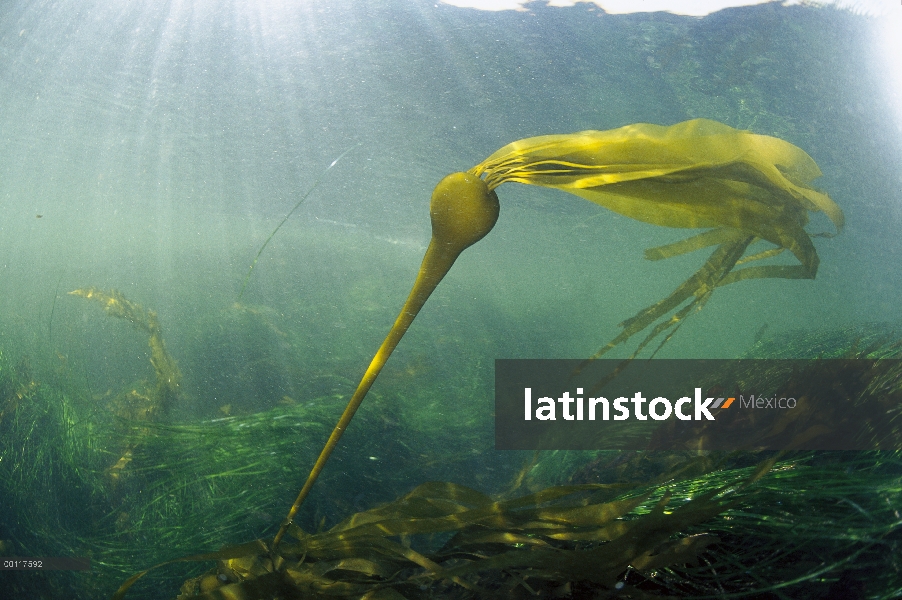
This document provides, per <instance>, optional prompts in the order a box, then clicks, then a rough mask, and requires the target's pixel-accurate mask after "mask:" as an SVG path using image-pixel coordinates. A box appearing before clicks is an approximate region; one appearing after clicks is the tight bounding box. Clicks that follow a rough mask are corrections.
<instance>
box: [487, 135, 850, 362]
mask: <svg viewBox="0 0 902 600" xmlns="http://www.w3.org/2000/svg"><path fill="white" fill-rule="evenodd" d="M469 172H470V173H471V174H474V175H477V176H480V177H482V176H484V178H485V182H486V184H487V185H488V187H489V189H494V188H496V187H498V186H499V185H501V184H502V183H505V182H508V181H513V182H517V183H524V184H530V185H540V186H544V187H552V188H557V189H560V190H564V191H566V192H569V193H571V194H575V195H577V196H580V197H582V198H585V199H587V200H590V201H592V202H595V203H596V204H599V205H601V206H604V207H605V208H608V209H610V210H612V211H614V212H617V213H619V214H622V215H624V216H627V217H630V218H633V219H637V220H639V221H644V222H646V223H651V224H654V225H661V226H666V227H679V228H710V230H709V231H707V232H705V233H702V234H700V235H697V236H694V237H692V238H689V239H687V240H683V241H681V242H677V243H674V244H669V245H667V246H662V247H659V248H652V249H649V250H647V251H646V258H649V259H651V260H659V259H662V258H669V257H671V256H676V255H679V254H685V253H687V252H691V251H693V250H698V249H701V248H705V247H708V246H718V249H717V250H715V252H714V253H713V254H712V255H711V257H710V258H709V259H708V261H707V262H706V263H705V265H704V266H703V267H702V268H701V269H700V270H699V271H698V272H696V273H695V274H694V275H693V276H692V277H690V278H689V279H687V280H686V282H685V283H683V284H682V285H681V286H680V287H678V288H677V289H676V290H675V291H674V292H673V293H672V294H671V295H670V296H668V297H667V298H665V299H664V300H662V301H660V302H658V303H656V304H654V305H652V306H649V307H648V308H646V309H644V310H643V311H640V312H639V313H638V314H637V315H635V316H634V317H632V318H631V319H628V320H627V321H625V322H624V323H622V324H621V326H622V327H624V331H623V332H622V333H621V334H620V335H619V336H617V337H616V338H615V339H614V340H613V341H612V342H611V343H610V344H608V345H606V346H604V347H603V348H602V349H601V350H600V351H599V352H598V353H597V354H596V357H597V356H601V355H602V354H604V353H605V352H607V351H608V350H610V349H611V348H613V347H614V346H616V345H617V344H619V343H621V342H624V341H626V340H627V339H628V338H629V337H630V336H632V335H634V334H635V333H638V332H639V331H641V330H643V329H645V328H646V327H649V326H650V325H652V324H653V323H654V322H655V321H657V320H659V319H661V318H664V317H666V315H667V314H668V313H669V312H670V311H673V310H676V309H677V308H678V307H679V306H680V304H682V302H684V301H685V300H687V299H689V298H692V300H691V301H690V303H689V304H688V305H687V306H685V307H684V308H683V309H682V310H679V311H678V312H676V313H675V314H673V315H672V316H671V317H670V318H669V319H667V320H665V321H663V322H661V323H659V324H658V326H657V327H656V328H655V329H654V330H653V331H652V333H651V334H649V336H648V337H647V338H646V339H645V340H644V341H643V342H642V343H641V344H640V347H639V350H641V349H642V348H643V347H644V346H645V345H646V344H647V343H648V342H649V341H651V339H653V338H654V337H655V336H657V335H658V334H660V333H662V332H663V331H665V330H667V329H675V328H676V327H677V326H679V324H680V323H681V322H682V320H683V318H685V317H686V316H687V315H688V314H691V313H692V312H695V311H697V310H699V309H701V307H702V306H703V305H704V303H705V302H706V301H707V300H708V298H709V297H710V295H711V292H712V291H713V290H714V289H715V288H716V287H719V286H722V285H727V284H729V283H734V282H736V281H741V280H744V279H755V278H771V277H778V278H788V279H805V278H808V279H812V278H814V276H815V275H816V274H817V268H818V262H819V260H818V256H817V251H816V250H815V248H814V244H812V243H811V236H810V234H808V233H807V232H806V231H805V229H804V227H805V225H806V224H807V223H808V213H809V212H823V213H824V214H826V216H827V217H828V218H829V219H830V220H831V221H832V223H833V225H834V226H835V227H836V230H837V231H839V230H840V229H841V228H842V226H843V213H842V211H841V210H840V208H839V207H838V206H837V205H836V203H834V202H833V200H831V199H830V197H829V196H827V195H826V194H824V193H822V192H819V191H817V190H815V189H814V188H812V187H811V185H810V184H811V182H812V180H814V179H815V178H817V177H819V176H820V175H821V171H820V169H819V168H818V167H817V164H815V162H814V161H813V160H812V159H811V157H810V156H808V154H806V153H805V152H804V151H803V150H801V149H800V148H798V147H796V146H793V145H792V144H790V143H789V142H786V141H783V140H780V139H777V138H773V137H769V136H765V135H757V134H754V133H750V132H748V131H740V130H736V129H733V128H732V127H728V126H727V125H723V124H721V123H717V122H715V121H709V120H706V119H695V120H692V121H686V122H684V123H678V124H677V125H673V126H671V127H663V126H659V125H649V124H645V123H639V124H635V125H628V126H626V127H621V128H619V129H614V130H610V131H583V132H580V133H574V134H570V135H546V136H539V137H534V138H527V139H524V140H519V141H516V142H513V143H511V144H508V145H507V146H505V147H503V148H501V149H500V150H498V151H497V152H495V153H494V154H492V155H491V156H490V157H489V158H487V159H486V160H485V161H483V162H482V163H480V164H479V165H477V166H475V167H474V168H473V169H471V170H470V171H469ZM756 240H766V241H768V242H770V243H772V244H774V245H775V246H776V248H774V249H770V250H765V251H763V252H759V253H757V254H755V255H753V256H749V257H746V258H743V254H744V253H745V250H746V248H747V247H748V246H749V245H750V244H752V243H753V242H755V241H756ZM784 250H789V251H790V252H792V254H794V255H795V257H796V258H797V259H798V261H799V263H800V264H799V265H797V266H782V265H779V266H778V265H764V266H754V267H746V268H743V269H740V270H736V271H734V270H733V269H734V267H735V266H736V265H738V264H743V263H746V262H752V261H756V260H761V259H764V258H769V257H771V256H774V255H776V254H779V253H780V252H782V251H784ZM672 333H673V332H671V333H670V335H672ZM667 339H669V336H668V337H667V338H665V340H664V341H665V342H666V341H667ZM639 350H637V351H636V352H637V353H638V351H639ZM634 356H635V354H634Z"/></svg>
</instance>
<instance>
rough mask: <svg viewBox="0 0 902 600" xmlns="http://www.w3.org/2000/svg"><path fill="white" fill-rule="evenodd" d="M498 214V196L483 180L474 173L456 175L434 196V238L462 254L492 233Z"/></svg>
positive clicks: (445, 182) (431, 211) (441, 184)
mask: <svg viewBox="0 0 902 600" xmlns="http://www.w3.org/2000/svg"><path fill="white" fill-rule="evenodd" d="M498 210H499V207H498V196H497V195H496V194H495V192H494V191H489V188H488V186H487V185H486V184H485V182H484V181H483V180H482V179H480V178H479V177H477V176H475V175H472V174H470V173H463V172H460V173H452V174H450V175H448V176H447V177H445V178H444V179H442V180H441V181H440V182H439V184H438V185H437V186H435V191H433V192H432V202H431V203H430V205H429V214H430V217H431V218H432V238H433V240H434V241H435V242H437V243H438V244H441V245H443V246H445V249H446V250H450V251H452V252H453V253H455V254H459V253H461V252H463V251H464V249H466V248H467V247H469V246H472V245H473V244H475V243H476V242H478V241H479V240H481V239H482V238H483V237H485V235H486V234H487V233H488V232H489V231H491V230H492V227H494V226H495V222H496V221H497V220H498Z"/></svg>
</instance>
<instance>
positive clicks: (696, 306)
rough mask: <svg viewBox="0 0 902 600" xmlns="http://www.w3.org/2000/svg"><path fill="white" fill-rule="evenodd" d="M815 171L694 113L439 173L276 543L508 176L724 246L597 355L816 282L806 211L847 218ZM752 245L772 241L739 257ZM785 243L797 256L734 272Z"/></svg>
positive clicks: (516, 146) (685, 244)
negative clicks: (416, 238) (725, 303)
mask: <svg viewBox="0 0 902 600" xmlns="http://www.w3.org/2000/svg"><path fill="white" fill-rule="evenodd" d="M820 175H821V171H820V169H819V168H818V167H817V165H816V164H815V162H814V160H812V159H811V157H810V156H808V155H807V154H806V153H805V152H804V151H803V150H801V149H800V148H797V147H796V146H793V145H792V144H790V143H788V142H785V141H783V140H780V139H777V138H773V137H770V136H764V135H756V134H753V133H750V132H747V131H738V130H736V129H733V128H732V127H728V126H727V125H723V124H721V123H717V122H715V121H709V120H706V119H695V120H692V121H686V122H684V123H679V124H677V125H673V126H671V127H662V126H658V125H649V124H645V123H639V124H635V125H628V126H626V127H622V128H620V129H615V130H612V131H583V132H580V133H574V134H570V135H550V136H541V137H536V138H528V139H524V140H519V141H516V142H513V143H511V144H508V145H507V146H504V147H503V148H501V149H500V150H498V151H497V152H495V153H494V154H492V155H491V156H489V157H488V158H487V159H486V160H485V161H483V162H482V163H480V164H478V165H476V166H475V167H473V168H472V169H470V170H469V171H467V172H466V173H452V174H451V175H448V176H447V177H445V178H444V179H442V180H441V181H440V182H439V184H438V185H437V186H436V188H435V190H434V191H433V193H432V200H431V202H430V205H429V215H430V217H431V221H432V239H431V241H430V242H429V247H428V248H427V249H426V254H425V256H424V257H423V262H422V264H421V265H420V270H419V273H418V274H417V278H416V280H415V281H414V284H413V288H412V289H411V291H410V295H409V296H408V298H407V301H406V302H405V303H404V306H403V307H402V308H401V312H400V314H399V315H398V318H397V320H396V321H395V323H394V325H392V328H391V329H390V330H389V332H388V335H387V336H386V337H385V340H384V341H383V342H382V345H381V346H380V347H379V350H378V351H377V352H376V354H375V355H374V356H373V359H372V361H370V365H369V367H368V368H367V370H366V372H365V373H364V374H363V377H362V378H361V380H360V383H359V384H358V386H357V390H356V391H355V392H354V395H353V396H352V397H351V399H350V400H349V401H348V406H347V408H345V410H344V412H343V413H342V415H341V417H340V418H339V420H338V423H337V424H336V425H335V428H334V429H333V430H332V434H331V435H330V436H329V439H328V440H327V441H326V444H325V445H324V446H323V449H322V452H320V455H319V458H317V460H316V463H314V465H313V468H312V469H311V471H310V475H309V477H308V478H307V482H306V483H305V484H304V487H303V488H301V491H300V493H299V494H298V497H297V499H296V500H295V503H294V504H293V505H292V507H291V510H290V511H289V513H288V518H287V520H286V525H283V527H282V528H281V529H280V530H279V533H278V534H276V538H275V540H274V545H275V546H278V544H279V542H280V541H281V539H282V536H283V535H284V534H285V531H286V526H287V524H288V523H290V522H291V520H292V519H293V518H294V515H295V514H296V513H297V511H298V510H299V508H300V507H301V505H302V504H303V502H304V499H305V498H306V497H307V495H308V494H309V493H310V490H311V488H312V486H313V484H314V483H315V481H316V479H317V477H319V474H320V473H321V472H322V470H323V468H324V467H325V464H326V461H328V459H329V456H330V455H331V453H332V452H333V450H334V449H335V446H336V445H337V444H338V441H339V439H341V436H342V434H343V433H344V431H345V429H347V427H348V424H349V423H350V422H351V419H353V417H354V413H355V412H356V411H357V409H358V408H359V407H360V404H361V403H362V402H363V399H364V398H365V397H366V394H367V392H368V391H369V389H370V388H371V387H372V385H373V383H374V382H375V381H376V378H377V377H378V376H379V373H380V371H381V370H382V368H383V367H384V366H385V363H386V362H387V361H388V358H389V356H391V353H392V352H393V351H394V350H395V348H396V347H397V346H398V343H400V341H401V338H402V337H404V334H405V333H406V332H407V330H408V328H409V327H410V325H411V324H412V323H413V320H414V319H415V318H416V316H417V314H418V313H419V312H420V309H422V307H423V305H424V304H425V303H426V300H427V299H428V298H429V296H430V295H431V294H432V292H433V291H435V288H436V287H437V286H438V284H439V283H440V282H441V280H442V279H443V278H444V277H445V275H447V274H448V271H449V270H450V269H451V267H452V265H453V264H454V262H455V261H456V260H457V258H458V257H459V256H460V254H461V253H462V252H463V251H464V250H466V249H467V248H468V247H470V246H472V245H473V244H475V243H476V242H478V241H479V240H481V239H482V238H484V237H485V236H486V235H487V234H488V233H489V232H490V231H491V230H492V228H493V227H494V226H495V222H496V221H497V220H498V213H499V210H500V208H499V201H498V196H497V194H496V193H495V191H494V189H495V188H497V187H498V186H500V185H501V184H502V183H505V182H516V183H524V184H529V185H539V186H543V187H552V188H557V189H560V190H563V191H566V192H570V193H572V194H576V195H578V196H581V197H583V198H586V199H588V200H591V201H592V202H595V203H597V204H600V205H601V206H604V207H606V208H609V209H611V210H613V211H615V212H618V213H620V214H623V215H625V216H627V217H631V218H634V219H637V220H640V221H645V222H648V223H652V224H654V225H661V226H666V227H678V228H707V231H705V232H704V233H701V234H699V235H696V236H694V237H692V238H689V239H687V240H684V241H681V242H677V243H675V244H669V245H667V246H664V247H660V248H652V249H649V250H647V251H646V257H647V258H649V259H652V260H658V259H662V258H668V257H672V256H677V255H680V254H685V253H687V252H691V251H694V250H699V249H702V248H707V247H710V246H717V248H716V249H715V250H714V252H713V253H712V254H711V256H710V257H709V258H708V260H707V262H705V264H704V265H703V266H702V268H701V269H699V270H698V271H697V272H696V273H695V274H693V275H692V276H691V277H689V278H688V279H687V280H686V281H685V282H684V283H683V284H681V285H680V286H679V287H678V288H677V289H676V290H674V291H673V292H672V293H671V294H670V295H669V296H668V297H667V298H665V299H663V300H661V301H660V302H657V303H656V304H654V305H652V306H649V307H648V308H646V309H644V310H642V311H640V312H639V313H637V314H636V315H635V316H633V317H632V318H630V319H627V320H626V321H624V322H623V323H621V324H620V326H621V327H622V328H623V332H621V333H620V335H618V336H616V337H615V338H614V339H613V340H611V341H610V342H609V343H608V344H607V345H605V346H604V347H602V348H601V350H599V351H598V352H597V353H595V355H594V356H593V357H592V358H598V357H600V356H602V355H603V354H605V353H606V352H607V351H608V350H610V349H612V348H614V347H615V346H617V345H618V344H621V343H623V342H625V341H626V340H628V339H629V338H630V337H632V336H633V335H635V334H637V333H639V332H641V331H643V330H645V329H647V328H648V327H650V326H651V325H652V324H654V323H655V322H656V321H659V320H660V319H662V318H663V317H665V316H666V315H667V314H668V313H670V312H671V311H675V312H674V313H673V314H672V315H671V316H670V317H669V318H667V319H664V320H663V321H660V322H659V323H658V324H657V325H656V326H655V327H653V328H652V330H651V332H650V333H649V334H648V335H647V336H646V337H645V339H644V340H642V342H641V343H640V344H639V347H638V348H637V349H636V351H635V352H634V353H633V357H635V356H636V355H638V353H639V352H640V351H641V350H642V349H643V348H644V347H645V346H646V345H647V344H648V343H649V342H651V341H652V340H653V339H654V338H655V337H657V336H658V335H659V334H661V333H663V332H665V331H667V330H668V329H670V330H671V331H670V333H669V334H668V335H667V336H666V337H665V338H664V340H663V342H662V344H663V343H664V342H666V341H667V340H668V339H669V338H670V336H672V335H673V333H674V332H675V331H676V329H677V328H678V327H679V325H680V324H681V323H682V322H683V319H684V318H685V317H686V316H688V315H689V314H691V313H692V312H697V311H699V310H701V308H702V307H703V306H704V305H705V303H706V302H707V301H708V299H709V298H710V297H711V294H713V293H714V290H715V289H716V288H717V287H720V286H724V285H728V284H730V283H734V282H737V281H742V280H745V279H762V278H771V277H776V278H787V279H802V278H814V276H815V275H816V274H817V268H818V264H819V259H818V256H817V251H816V250H815V248H814V244H813V243H812V242H811V235H810V234H809V233H808V232H806V231H805V229H804V226H805V224H806V223H807V222H808V213H809V212H823V213H825V214H826V215H827V217H829V219H830V220H831V221H832V222H833V225H834V226H835V227H836V229H837V231H838V230H839V229H841V228H842V225H843V219H844V217H843V213H842V211H841V210H840V208H839V207H838V206H837V205H836V203H834V202H833V200H831V199H830V197H829V196H827V195H826V194H824V193H822V192H819V191H817V190H815V189H813V188H812V187H810V184H811V182H812V180H814V179H816V178H817V177H819V176H820ZM756 241H767V242H770V243H771V244H773V245H775V246H776V248H773V249H769V250H764V251H762V252H758V253H756V254H752V255H750V256H745V258H743V256H744V255H745V253H746V251H747V250H748V248H749V246H750V245H751V244H752V243H754V242H756ZM784 250H789V251H790V252H791V253H792V254H793V255H795V257H796V258H797V259H798V261H799V262H800V263H801V264H799V265H791V266H784V265H763V266H762V265H758V266H753V267H744V268H741V269H734V268H735V267H736V266H737V265H740V264H742V263H747V262H752V261H757V260H762V259H766V258H770V257H772V256H775V255H777V254H779V253H781V252H782V251H784ZM690 298H691V300H690ZM687 300H689V301H688V303H686V305H685V306H683V307H682V308H679V309H678V307H679V306H680V305H682V304H683V303H684V302H686V301H687ZM677 309H678V310H677Z"/></svg>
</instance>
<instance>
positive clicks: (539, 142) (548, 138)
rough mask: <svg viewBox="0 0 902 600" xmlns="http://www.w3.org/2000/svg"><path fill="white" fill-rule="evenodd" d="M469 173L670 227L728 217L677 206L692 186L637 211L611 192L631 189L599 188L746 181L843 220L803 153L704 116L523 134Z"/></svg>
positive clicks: (776, 197) (778, 199)
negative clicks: (557, 192)
mask: <svg viewBox="0 0 902 600" xmlns="http://www.w3.org/2000/svg"><path fill="white" fill-rule="evenodd" d="M469 172H470V173H473V174H474V175H477V176H480V177H481V176H483V175H484V176H485V181H486V183H487V184H488V186H489V189H494V188H496V187H498V186H499V185H501V184H502V183H504V182H507V181H515V182H518V183H525V184H529V185H542V186H546V187H554V188H558V189H562V190H565V191H569V192H570V193H573V194H578V195H582V194H583V193H585V194H586V196H585V197H586V198H587V199H589V200H592V201H593V202H597V203H598V204H601V205H602V206H607V205H608V203H610V204H611V206H608V208H611V209H612V210H615V211H617V212H621V210H618V209H622V211H623V212H622V214H624V215H626V216H629V217H633V218H636V219H639V220H642V221H648V222H650V223H654V224H657V225H666V226H669V227H708V226H713V225H714V224H715V223H717V224H721V225H727V224H728V223H729V222H730V221H731V220H732V219H733V216H731V215H730V214H729V213H728V212H726V211H723V210H720V209H718V208H717V207H711V214H710V215H709V217H710V218H715V217H725V219H726V222H724V221H715V222H714V223H706V222H703V219H701V218H699V217H698V216H696V214H695V213H696V209H694V208H690V209H689V210H685V209H683V208H681V207H680V206H679V205H681V204H685V203H688V205H689V206H690V207H691V206H692V205H694V204H697V203H698V202H699V201H698V200H695V199H693V197H692V194H693V193H694V192H695V190H692V189H688V190H687V192H686V193H683V192H680V191H679V190H670V191H669V192H668V194H667V197H666V198H659V199H658V201H660V202H664V203H666V204H669V205H670V206H663V207H661V208H652V207H644V208H643V207H636V206H632V205H631V203H629V202H628V201H627V202H624V201H623V200H619V201H618V200H617V199H615V198H610V197H609V196H619V195H621V194H626V195H627V196H626V197H627V198H629V197H630V193H631V192H632V190H629V189H628V188H626V189H625V188H623V187H621V188H619V189H616V190H611V189H607V188H605V189H602V188H604V187H605V186H610V185H612V184H623V183H628V182H632V181H645V182H646V183H650V182H656V183H662V184H691V183H692V182H695V181H699V180H705V181H706V182H707V183H711V182H712V181H718V182H721V183H733V184H737V183H745V184H747V185H751V186H754V187H758V188H761V189H764V190H767V191H768V194H767V195H765V196H762V197H761V198H760V200H761V201H764V202H768V203H769V204H772V205H775V206H778V205H781V204H783V203H785V202H786V201H787V200H788V199H792V200H793V201H794V202H796V203H798V204H799V205H801V206H802V207H803V208H804V209H806V210H811V211H823V212H825V213H826V214H827V216H828V217H829V218H830V219H831V220H832V221H833V223H834V224H835V225H836V227H837V228H841V227H842V224H843V216H842V211H841V210H840V209H839V207H838V206H836V204H835V203H834V202H833V201H832V200H831V199H830V198H829V197H828V196H827V195H826V194H823V193H821V192H818V191H816V190H814V189H812V188H811V187H810V186H809V184H810V183H811V181H812V180H814V179H816V178H817V177H820V175H821V171H820V169H819V168H818V166H817V164H815V162H814V161H813V160H812V159H811V157H810V156H808V155H807V154H806V153H805V152H804V151H803V150H801V149H800V148H798V147H796V146H793V145H792V144H790V143H789V142H786V141H783V140H781V139H778V138H774V137H770V136H765V135H757V134H754V133H751V132H748V131H740V130H737V129H733V128H732V127H729V126H727V125H724V124H722V123H718V122H716V121H710V120H707V119H694V120H692V121H685V122H683V123H678V124H676V125H672V126H670V127H665V126H661V125H650V124H647V123H637V124H635V125H627V126H626V127H621V128H619V129H612V130H609V131H582V132H579V133H573V134H568V135H545V136H539V137H533V138H526V139H523V140H519V141H516V142H513V143H511V144H508V145H507V146H504V147H503V148H501V149H500V150H498V151H497V152H495V153H494V154H492V155H491V156H489V157H488V158H487V159H486V160H484V161H483V162H482V163H480V164H478V165H477V166H475V167H473V168H472V169H470V171H469ZM730 187H732V186H729V185H728V186H726V188H725V189H729V188H730ZM734 189H736V190H738V191H742V192H746V191H747V189H744V188H741V187H740V188H734ZM674 194H677V196H676V197H674ZM740 196H745V193H742V194H740ZM768 196H769V197H768ZM717 200H718V201H719V199H717ZM762 237H763V236H762Z"/></svg>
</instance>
